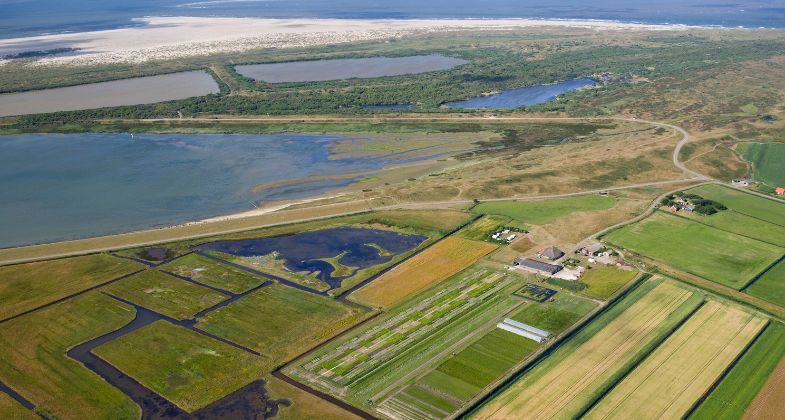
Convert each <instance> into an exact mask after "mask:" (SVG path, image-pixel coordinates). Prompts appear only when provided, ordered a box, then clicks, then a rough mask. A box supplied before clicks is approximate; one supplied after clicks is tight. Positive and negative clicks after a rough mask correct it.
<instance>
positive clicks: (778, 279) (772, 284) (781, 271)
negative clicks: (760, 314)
mask: <svg viewBox="0 0 785 420" xmlns="http://www.w3.org/2000/svg"><path fill="white" fill-rule="evenodd" d="M744 291H745V292H747V293H749V294H751V295H753V296H757V297H759V298H761V299H763V300H767V301H769V302H771V303H774V304H777V305H780V306H782V307H785V261H781V262H780V263H778V264H777V265H775V266H774V267H772V269H771V270H769V271H767V272H766V274H764V275H762V276H761V277H760V278H759V279H758V280H756V281H755V282H754V283H752V284H751V285H750V286H749V287H748V288H747V289H746V290H744Z"/></svg>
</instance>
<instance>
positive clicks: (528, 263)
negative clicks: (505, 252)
mask: <svg viewBox="0 0 785 420" xmlns="http://www.w3.org/2000/svg"><path fill="white" fill-rule="evenodd" d="M512 264H513V265H514V266H516V267H520V268H523V269H524V270H526V271H529V272H532V273H535V274H542V275H545V276H552V275H554V274H556V273H558V272H559V271H561V270H562V266H560V265H555V264H548V263H544V262H542V261H537V260H533V259H531V258H516V259H515V260H514V261H513V262H512Z"/></svg>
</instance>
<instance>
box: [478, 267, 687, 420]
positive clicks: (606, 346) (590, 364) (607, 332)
mask: <svg viewBox="0 0 785 420" xmlns="http://www.w3.org/2000/svg"><path fill="white" fill-rule="evenodd" d="M701 299H702V297H701V296H699V295H697V294H695V293H693V292H690V291H689V290H686V289H684V288H682V287H680V286H678V285H676V283H673V282H671V281H660V280H650V281H648V282H646V283H644V284H643V285H641V286H639V287H638V288H636V289H635V290H634V291H633V292H631V294H630V295H628V296H627V297H625V298H624V299H623V300H622V301H620V302H619V303H617V304H616V305H614V306H613V307H612V308H611V309H609V310H608V311H607V312H605V313H604V314H603V315H601V316H600V317H599V318H598V319H596V320H595V321H594V322H592V323H591V324H589V325H588V326H587V327H585V328H584V329H582V330H581V331H580V332H578V333H577V335H575V336H574V337H573V338H572V339H570V340H569V341H568V342H566V343H564V344H563V345H562V346H560V347H559V348H558V349H557V350H556V351H555V352H554V353H553V354H551V355H550V356H548V357H547V358H546V359H544V360H543V361H542V362H540V363H539V364H537V365H536V366H535V367H533V368H532V369H531V370H530V371H528V372H527V373H526V374H525V375H524V376H522V377H521V378H519V379H518V380H517V381H515V382H514V383H512V384H511V385H510V386H509V387H508V388H506V389H505V390H503V391H502V392H501V393H500V394H499V395H497V396H496V397H495V398H493V399H492V400H490V401H489V402H488V403H486V404H485V405H484V406H482V407H480V408H479V409H478V411H477V412H476V413H475V418H480V419H486V418H493V419H508V418H522V417H526V418H530V419H549V418H572V417H575V416H577V415H578V414H580V413H581V412H582V411H583V410H584V409H585V408H586V407H588V406H589V405H590V404H591V403H592V402H593V401H594V400H595V399H596V398H598V397H599V396H601V395H602V394H603V393H604V392H605V390H606V389H608V388H609V387H610V386H611V385H612V384H613V383H615V382H616V381H617V380H618V378H619V376H620V375H622V374H623V373H624V372H625V371H626V370H627V369H629V367H630V366H632V365H633V364H634V363H635V362H636V361H637V360H639V359H640V358H642V357H644V356H645V355H646V354H647V353H648V352H649V351H650V350H651V347H653V346H654V345H656V343H657V342H658V341H659V340H660V339H661V337H663V336H665V335H666V334H668V333H669V332H670V331H671V330H672V329H673V328H675V326H676V325H678V323H679V322H680V321H681V320H682V319H684V318H685V317H687V316H688V315H689V313H690V312H691V311H692V310H693V309H694V308H695V307H696V306H697V305H698V304H699V303H700V301H701Z"/></svg>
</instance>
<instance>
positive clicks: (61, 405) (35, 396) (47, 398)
mask: <svg viewBox="0 0 785 420" xmlns="http://www.w3.org/2000/svg"><path fill="white" fill-rule="evenodd" d="M133 318H134V310H133V308H131V307H129V306H126V305H123V304H122V303H120V302H117V301H116V300H114V299H112V298H110V297H108V296H104V295H102V294H101V293H99V292H97V291H93V292H89V293H86V294H84V295H81V296H78V297H75V298H73V299H69V300H67V301H65V302H62V303H58V304H56V305H53V306H51V307H48V308H46V309H42V310H41V311H38V312H34V313H31V314H28V315H25V316H23V317H21V318H17V319H14V320H11V321H8V322H6V323H4V324H2V325H0V381H3V383H5V384H6V385H8V386H10V387H11V388H13V389H14V390H16V391H17V392H19V393H20V394H21V395H22V396H24V397H25V398H27V399H28V400H30V402H32V403H33V404H35V405H36V407H37V410H39V411H40V412H41V413H44V414H45V415H47V416H49V417H53V418H61V419H129V420H131V419H138V418H139V417H140V416H141V411H140V410H139V407H138V406H137V405H136V404H134V402H133V401H131V399H130V398H128V397H126V396H125V394H123V393H122V392H120V391H119V390H117V389H115V388H114V387H112V386H111V385H109V384H108V383H106V382H105V381H104V380H103V379H101V377H99V376H98V375H96V374H94V373H93V372H91V371H90V370H88V369H87V368H86V367H84V366H83V365H82V364H81V363H79V362H77V361H76V360H73V359H71V358H69V357H67V356H66V351H67V350H68V349H70V348H71V347H73V346H75V345H77V344H80V343H83V342H85V341H88V340H90V339H92V338H94V337H98V336H100V335H103V334H106V333H108V332H110V331H113V330H116V329H118V328H120V327H122V326H123V325H125V324H127V323H129V322H131V320H133Z"/></svg>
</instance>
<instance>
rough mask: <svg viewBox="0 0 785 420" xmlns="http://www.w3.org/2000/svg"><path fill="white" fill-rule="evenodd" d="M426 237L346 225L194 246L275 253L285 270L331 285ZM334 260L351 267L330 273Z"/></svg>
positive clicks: (250, 253) (249, 254) (247, 253)
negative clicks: (312, 277)
mask: <svg viewBox="0 0 785 420" xmlns="http://www.w3.org/2000/svg"><path fill="white" fill-rule="evenodd" d="M426 239H428V238H427V237H425V236H420V235H409V234H404V233H399V232H393V231H389V230H381V229H363V228H355V227H349V226H343V227H337V228H331V229H322V230H314V231H307V232H301V233H296V234H292V235H285V236H276V237H270V238H257V239H241V240H231V241H217V242H209V243H206V244H202V245H199V246H197V247H196V248H197V249H198V250H200V251H217V252H221V253H225V254H230V255H234V256H238V257H257V256H264V255H269V254H271V253H273V252H278V253H279V254H280V257H281V258H283V259H284V260H285V263H284V264H285V267H286V269H288V270H290V271H293V272H309V273H317V272H318V278H319V279H320V280H323V281H325V282H327V283H328V284H329V285H330V286H331V287H332V288H336V287H340V286H341V281H342V280H343V279H345V278H348V277H351V276H352V275H354V274H355V273H356V272H357V271H358V270H361V269H363V268H368V267H371V266H374V265H377V264H383V263H386V262H388V261H390V260H391V259H392V258H394V257H395V256H396V255H399V254H401V253H404V252H407V251H410V250H412V249H414V248H416V247H418V246H419V245H420V244H421V243H423V241H425V240H426ZM327 260H334V261H337V262H338V263H339V264H341V265H343V266H345V267H350V268H351V270H350V271H349V272H346V273H343V275H335V276H334V275H333V274H334V265H333V264H331V263H330V262H328V261H327Z"/></svg>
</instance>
